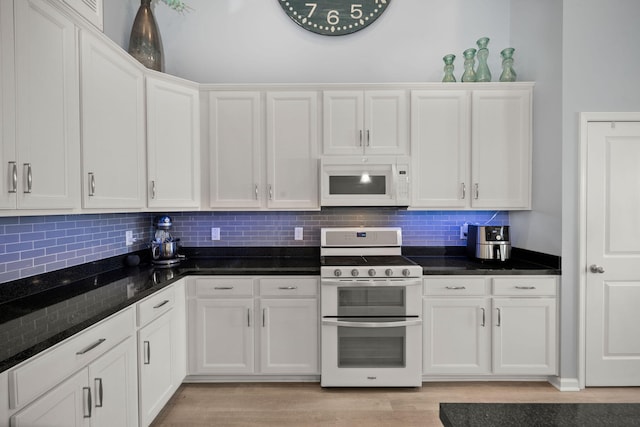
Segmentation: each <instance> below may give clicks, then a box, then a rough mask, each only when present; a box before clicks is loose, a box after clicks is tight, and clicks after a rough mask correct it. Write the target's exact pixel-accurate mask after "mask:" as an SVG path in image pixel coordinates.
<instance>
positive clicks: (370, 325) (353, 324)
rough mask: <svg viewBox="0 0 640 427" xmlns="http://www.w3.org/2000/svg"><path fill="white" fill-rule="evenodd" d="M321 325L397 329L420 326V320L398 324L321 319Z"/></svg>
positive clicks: (404, 321)
mask: <svg viewBox="0 0 640 427" xmlns="http://www.w3.org/2000/svg"><path fill="white" fill-rule="evenodd" d="M322 324H323V325H328V326H340V327H345V328H371V329H377V328H397V327H399V326H419V325H422V320H421V319H416V320H403V321H399V322H347V321H344V320H336V319H322Z"/></svg>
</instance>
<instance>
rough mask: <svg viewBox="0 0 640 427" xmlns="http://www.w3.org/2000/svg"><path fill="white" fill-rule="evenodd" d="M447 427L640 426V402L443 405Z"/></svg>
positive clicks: (441, 419)
mask: <svg viewBox="0 0 640 427" xmlns="http://www.w3.org/2000/svg"><path fill="white" fill-rule="evenodd" d="M440 421H442V424H443V425H444V426H445V427H507V426H508V427H511V426H518V427H551V426H558V427H560V426H562V427H602V426H615V427H627V426H629V427H630V426H638V425H640V404H638V403H441V404H440Z"/></svg>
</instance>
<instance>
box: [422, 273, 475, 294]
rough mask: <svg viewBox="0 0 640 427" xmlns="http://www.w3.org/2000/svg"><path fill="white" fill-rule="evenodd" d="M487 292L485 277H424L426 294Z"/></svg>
mask: <svg viewBox="0 0 640 427" xmlns="http://www.w3.org/2000/svg"><path fill="white" fill-rule="evenodd" d="M486 294H487V280H486V279H485V278H483V277H460V276H458V277H446V278H444V277H443V278H428V279H424V295H446V296H481V295H486Z"/></svg>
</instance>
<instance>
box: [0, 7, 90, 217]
mask: <svg viewBox="0 0 640 427" xmlns="http://www.w3.org/2000/svg"><path fill="white" fill-rule="evenodd" d="M0 8H1V10H0V19H1V20H2V22H1V23H2V26H1V30H0V33H1V34H0V37H1V43H2V46H1V47H2V52H1V55H0V61H1V63H0V67H1V68H0V79H1V82H2V84H1V89H0V90H1V92H2V107H1V109H0V111H1V112H2V114H1V118H0V121H1V122H2V130H1V131H0V132H1V135H2V150H1V156H2V159H1V160H2V174H1V175H2V178H0V182H1V183H2V185H3V186H2V193H3V194H2V197H1V198H0V204H1V206H2V207H4V208H12V209H15V208H18V209H46V210H55V209H74V208H78V207H79V187H80V184H79V170H80V168H79V165H80V163H79V157H80V145H79V129H80V127H79V126H80V125H79V105H78V63H77V55H76V54H77V44H76V27H75V25H74V24H73V22H71V21H70V20H69V19H68V18H66V17H65V16H64V15H63V14H62V13H60V12H59V11H58V10H57V9H56V8H54V7H52V6H51V5H50V4H49V3H48V2H46V1H43V0H24V1H16V2H15V3H14V4H12V2H10V1H3V2H2V3H0ZM14 25H15V26H14ZM12 29H13V32H12V31H11V30H12ZM14 52H15V55H14ZM18 52H19V54H18Z"/></svg>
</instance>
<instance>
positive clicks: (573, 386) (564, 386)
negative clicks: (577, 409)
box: [549, 377, 582, 391]
mask: <svg viewBox="0 0 640 427" xmlns="http://www.w3.org/2000/svg"><path fill="white" fill-rule="evenodd" d="M549 383H550V384H551V385H552V386H554V387H555V388H557V389H558V390H560V391H580V390H582V389H581V388H580V382H579V381H578V379H577V378H562V377H549Z"/></svg>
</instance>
